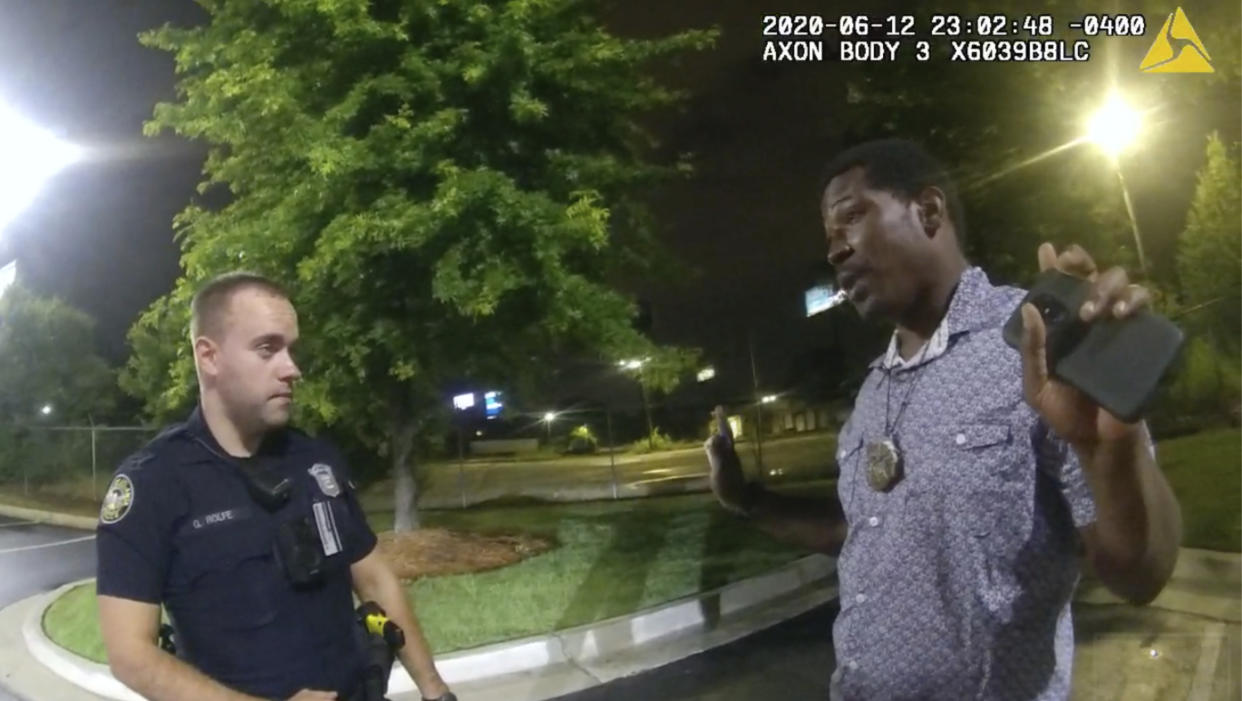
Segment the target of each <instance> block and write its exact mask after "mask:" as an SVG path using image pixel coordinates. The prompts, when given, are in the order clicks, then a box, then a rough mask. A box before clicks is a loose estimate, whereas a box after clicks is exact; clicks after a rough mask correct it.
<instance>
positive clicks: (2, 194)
mask: <svg viewBox="0 0 1242 701" xmlns="http://www.w3.org/2000/svg"><path fill="white" fill-rule="evenodd" d="M79 158H81V150H80V149H79V148H77V147H76V146H73V145H72V144H68V143H65V142H64V141H61V140H60V139H57V138H56V137H55V136H52V134H51V133H49V132H47V131H46V130H44V129H40V128H39V127H36V126H35V125H33V124H31V123H30V122H28V121H27V120H25V119H23V118H22V117H21V116H19V115H18V114H17V113H15V112H14V111H13V110H12V109H10V108H9V107H7V106H5V105H4V104H0V232H2V231H3V230H4V228H5V227H6V226H8V224H9V223H10V222H11V221H13V219H14V218H16V217H17V215H18V214H20V213H21V212H22V210H24V209H25V208H26V207H27V206H29V205H30V203H31V202H33V201H34V199H35V197H36V196H37V195H38V194H39V190H40V189H41V188H42V187H43V185H44V183H46V182H47V181H48V180H49V179H51V177H52V176H54V175H56V173H58V172H60V171H61V170H62V169H64V168H66V167H68V166H69V165H70V164H72V163H74V162H75V161H77V160H78V159H79Z"/></svg>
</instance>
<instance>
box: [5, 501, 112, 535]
mask: <svg viewBox="0 0 1242 701" xmlns="http://www.w3.org/2000/svg"><path fill="white" fill-rule="evenodd" d="M0 516H8V517H9V518H16V519H21V520H23V521H34V522H36V523H46V524H50V525H53V526H64V527H65V528H77V529H80V530H83V531H93V530H95V527H96V526H97V525H99V521H98V519H95V518H90V517H87V516H73V515H71V514H62V513H58V512H56V511H43V510H42V509H27V508H26V507H24V506H11V505H9V504H0Z"/></svg>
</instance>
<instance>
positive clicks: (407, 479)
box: [391, 419, 419, 533]
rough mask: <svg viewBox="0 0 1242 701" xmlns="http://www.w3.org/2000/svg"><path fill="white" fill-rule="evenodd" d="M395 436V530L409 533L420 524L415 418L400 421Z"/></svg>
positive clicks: (393, 526)
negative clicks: (416, 478)
mask: <svg viewBox="0 0 1242 701" xmlns="http://www.w3.org/2000/svg"><path fill="white" fill-rule="evenodd" d="M394 428H395V429H396V430H394V431H393V435H392V451H391V455H392V481H393V494H394V497H395V502H394V504H393V521H392V529H393V531H395V532H397V533H405V532H408V531H412V530H414V529H416V528H418V527H419V523H418V506H417V503H416V502H417V496H418V494H417V492H418V482H417V481H416V480H415V478H414V468H415V464H414V455H413V453H414V435H415V433H416V431H417V426H416V425H415V423H414V422H413V421H410V420H408V419H407V420H405V421H402V422H398V423H397V425H396V426H395V427H394Z"/></svg>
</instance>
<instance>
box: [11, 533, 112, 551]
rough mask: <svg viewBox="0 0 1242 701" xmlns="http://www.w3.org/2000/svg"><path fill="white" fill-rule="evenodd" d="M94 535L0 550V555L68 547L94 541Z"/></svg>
mask: <svg viewBox="0 0 1242 701" xmlns="http://www.w3.org/2000/svg"><path fill="white" fill-rule="evenodd" d="M94 539H95V536H94V535H84V536H82V537H81V538H70V539H69V540H58V541H56V542H54V543H39V544H37V545H23V546H22V547H20V548H9V549H8V550H0V555H8V554H9V553H20V552H23V551H26V550H38V549H40V548H54V547H56V546H57V545H69V544H71V543H81V542H82V541H84V540H94Z"/></svg>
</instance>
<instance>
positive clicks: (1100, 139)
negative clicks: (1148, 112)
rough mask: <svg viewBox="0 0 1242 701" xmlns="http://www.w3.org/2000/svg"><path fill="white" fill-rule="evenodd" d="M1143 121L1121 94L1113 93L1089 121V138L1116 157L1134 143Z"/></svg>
mask: <svg viewBox="0 0 1242 701" xmlns="http://www.w3.org/2000/svg"><path fill="white" fill-rule="evenodd" d="M1141 123H1142V117H1141V115H1140V114H1139V112H1138V111H1137V110H1135V109H1134V108H1132V107H1130V105H1128V104H1126V101H1125V100H1124V99H1122V97H1121V96H1120V95H1113V96H1111V97H1109V98H1108V101H1107V102H1105V103H1104V106H1103V107H1101V108H1100V109H1099V110H1097V111H1096V112H1095V113H1094V114H1092V115H1091V119H1090V120H1089V121H1088V123H1087V139H1088V140H1090V141H1092V142H1094V143H1095V144H1096V145H1097V146H1099V147H1100V148H1101V149H1103V150H1104V152H1105V153H1107V154H1108V155H1109V156H1111V157H1113V158H1116V157H1117V156H1118V155H1119V154H1121V152H1122V151H1125V150H1126V149H1127V148H1128V147H1129V146H1130V145H1131V144H1133V143H1134V141H1135V139H1136V138H1137V137H1138V133H1139V128H1140V127H1141Z"/></svg>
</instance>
